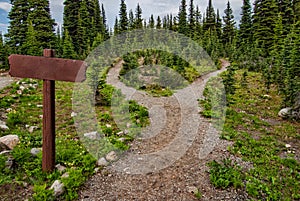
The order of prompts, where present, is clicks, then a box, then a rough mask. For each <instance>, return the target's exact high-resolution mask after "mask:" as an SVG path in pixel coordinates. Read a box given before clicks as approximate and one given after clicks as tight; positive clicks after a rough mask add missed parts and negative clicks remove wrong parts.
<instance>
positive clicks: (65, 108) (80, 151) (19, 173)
mask: <svg viewBox="0 0 300 201" xmlns="http://www.w3.org/2000/svg"><path fill="white" fill-rule="evenodd" d="M21 82H23V84H21V85H26V86H28V85H30V84H38V88H37V89H34V88H29V89H28V90H27V89H26V90H24V91H23V93H22V94H20V95H19V94H17V91H18V90H20V84H16V83H15V84H13V85H12V86H11V87H7V88H5V89H3V90H2V91H1V94H0V98H1V99H0V105H1V109H2V110H3V111H4V110H6V109H8V108H10V110H9V112H8V114H7V125H8V126H9V128H10V130H8V131H0V136H5V135H7V134H16V135H18V136H19V138H20V144H19V145H18V146H17V147H16V148H15V149H14V150H13V152H12V156H13V158H14V159H15V165H14V167H13V169H8V168H6V167H5V161H6V158H5V156H1V157H0V188H1V186H3V185H11V186H16V185H17V186H20V187H21V188H24V187H22V186H23V184H24V183H27V184H28V185H29V186H32V187H33V188H32V189H33V190H32V191H33V192H32V193H33V197H32V199H33V200H54V199H55V198H54V197H53V196H52V193H53V192H52V191H51V190H49V187H50V186H51V185H52V183H53V182H54V181H55V180H57V179H58V180H61V181H62V182H63V183H64V185H65V189H66V191H65V193H64V194H63V195H62V196H61V197H60V199H62V200H74V199H76V198H77V196H78V195H77V191H78V189H79V187H80V186H82V185H83V183H84V182H85V181H86V179H88V178H89V177H90V176H91V175H93V174H94V169H95V167H96V159H95V158H94V157H93V156H92V155H91V154H90V153H89V152H88V151H87V149H86V147H85V146H84V145H83V144H82V142H81V141H80V140H79V136H78V135H77V133H76V128H75V126H74V120H73V118H72V117H71V113H72V100H71V98H72V95H73V91H72V90H73V86H74V85H73V84H72V83H67V82H56V164H61V165H63V166H65V167H66V168H67V169H66V171H65V172H68V173H69V175H70V176H69V177H68V178H62V177H61V176H62V174H63V173H64V172H58V171H57V170H55V171H54V172H52V173H44V172H43V171H42V168H41V167H42V153H40V154H39V155H38V156H36V157H33V156H32V155H31V153H30V150H31V148H39V147H42V119H41V117H40V115H42V107H40V106H39V105H41V104H42V91H41V90H42V82H38V81H36V80H31V79H24V80H22V81H21ZM105 87H107V86H105ZM105 93H106V94H107V95H108V96H109V95H110V93H111V90H106V91H105ZM109 97H111V95H110V96H109ZM128 104H129V105H127V107H129V110H130V116H131V121H132V123H135V124H136V125H137V126H138V127H142V126H145V125H147V124H148V123H149V119H148V111H147V110H146V109H145V108H144V107H141V106H139V105H138V104H137V103H135V102H133V101H130V102H128ZM96 112H97V115H98V117H99V118H98V120H99V125H100V126H101V125H102V126H103V125H105V124H110V125H112V128H111V130H108V129H107V130H104V133H105V134H106V136H105V138H104V140H105V141H109V142H110V143H111V144H112V147H109V149H107V150H106V153H108V152H109V151H110V150H111V149H119V150H126V149H128V148H129V146H128V142H129V141H131V140H132V139H133V137H132V136H130V135H128V136H125V138H126V140H125V141H124V142H120V141H118V138H120V137H119V136H117V135H116V133H117V132H118V131H119V129H118V127H117V125H116V124H115V122H114V119H113V118H112V116H111V109H110V107H108V106H105V105H97V106H96ZM26 125H29V126H37V127H38V129H36V130H34V131H33V133H29V131H28V126H26ZM26 188H28V187H26ZM0 192H1V195H0V196H1V197H10V195H9V194H5V193H6V192H2V191H0ZM15 194H18V192H15Z"/></svg>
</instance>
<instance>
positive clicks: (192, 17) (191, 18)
mask: <svg viewBox="0 0 300 201" xmlns="http://www.w3.org/2000/svg"><path fill="white" fill-rule="evenodd" d="M195 28H196V13H195V6H194V1H193V0H190V7H189V36H190V37H193V36H194V34H195Z"/></svg>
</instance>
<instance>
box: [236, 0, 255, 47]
mask: <svg viewBox="0 0 300 201" xmlns="http://www.w3.org/2000/svg"><path fill="white" fill-rule="evenodd" d="M241 15H242V17H241V21H240V31H239V35H240V40H241V41H245V42H246V43H248V42H251V41H252V15H251V4H250V0H243V6H242V14H241Z"/></svg>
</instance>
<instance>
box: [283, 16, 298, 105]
mask: <svg viewBox="0 0 300 201" xmlns="http://www.w3.org/2000/svg"><path fill="white" fill-rule="evenodd" d="M286 46H288V47H287V48H286V49H287V51H288V53H289V58H288V59H287V60H286V63H285V69H284V70H285V79H284V84H285V88H284V96H285V99H284V104H285V106H293V104H294V102H295V100H296V96H297V95H298V93H299V91H300V65H299V64H300V58H299V55H300V49H299V47H300V22H297V23H296V24H295V25H294V27H293V29H292V32H291V33H290V34H289V35H288V37H287V40H286Z"/></svg>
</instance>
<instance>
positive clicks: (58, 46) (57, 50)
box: [55, 27, 63, 57]
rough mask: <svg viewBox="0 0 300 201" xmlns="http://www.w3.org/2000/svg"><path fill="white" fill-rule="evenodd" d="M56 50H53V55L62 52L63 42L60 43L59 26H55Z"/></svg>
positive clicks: (57, 55) (59, 55)
mask: <svg viewBox="0 0 300 201" xmlns="http://www.w3.org/2000/svg"><path fill="white" fill-rule="evenodd" d="M55 47H56V52H55V56H56V57H61V56H62V54H63V43H62V37H61V33H60V27H57V30H56V45H55Z"/></svg>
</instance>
